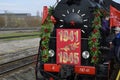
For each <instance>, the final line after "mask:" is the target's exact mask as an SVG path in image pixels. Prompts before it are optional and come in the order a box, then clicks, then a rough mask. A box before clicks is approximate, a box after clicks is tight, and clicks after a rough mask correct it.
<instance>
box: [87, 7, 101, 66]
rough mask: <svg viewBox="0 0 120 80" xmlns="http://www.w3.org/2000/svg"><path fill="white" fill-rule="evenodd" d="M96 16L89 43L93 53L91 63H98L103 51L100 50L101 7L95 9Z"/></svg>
mask: <svg viewBox="0 0 120 80" xmlns="http://www.w3.org/2000/svg"><path fill="white" fill-rule="evenodd" d="M94 14H95V17H94V20H93V24H92V28H93V31H92V33H91V35H90V37H89V39H88V41H89V42H88V45H89V49H90V54H91V56H92V57H91V63H93V64H96V63H97V62H98V60H99V54H100V53H101V52H100V50H99V45H100V42H99V39H100V37H101V35H100V28H101V15H102V14H101V12H100V10H99V9H96V10H95V11H94Z"/></svg>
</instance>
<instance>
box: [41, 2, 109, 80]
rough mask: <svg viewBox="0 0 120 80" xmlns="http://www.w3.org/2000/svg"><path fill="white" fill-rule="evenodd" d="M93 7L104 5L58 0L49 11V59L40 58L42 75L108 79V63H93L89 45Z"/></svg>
mask: <svg viewBox="0 0 120 80" xmlns="http://www.w3.org/2000/svg"><path fill="white" fill-rule="evenodd" d="M96 7H97V8H103V7H102V6H101V5H100V4H98V3H97V2H94V1H92V0H61V1H60V2H59V3H58V4H57V6H56V7H55V8H54V10H53V12H52V16H53V17H54V18H55V20H56V23H55V24H54V29H53V31H52V33H51V35H50V39H49V51H48V53H49V54H50V56H49V60H48V61H47V62H42V61H40V67H39V70H40V72H41V74H42V76H44V77H46V78H48V79H55V80H63V79H64V80H86V79H87V80H94V79H95V78H97V80H99V77H98V76H100V77H102V79H107V78H106V77H108V76H109V75H108V72H109V68H108V67H109V66H108V65H109V63H104V64H103V63H102V62H101V63H100V64H99V63H98V65H93V64H92V63H91V54H90V49H89V45H88V38H89V36H90V34H91V31H93V27H92V25H93V24H92V21H93V20H94V14H93V10H94V9H96ZM97 75H98V76H97ZM106 75H107V76H106ZM96 76H97V77H96ZM103 77H104V78H103Z"/></svg>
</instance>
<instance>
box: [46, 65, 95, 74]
mask: <svg viewBox="0 0 120 80" xmlns="http://www.w3.org/2000/svg"><path fill="white" fill-rule="evenodd" d="M60 69H61V65H57V64H44V71H48V72H60ZM74 72H75V73H78V74H86V75H95V72H96V69H95V67H93V66H75V67H74Z"/></svg>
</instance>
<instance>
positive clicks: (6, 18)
mask: <svg viewBox="0 0 120 80" xmlns="http://www.w3.org/2000/svg"><path fill="white" fill-rule="evenodd" d="M4 12H5V27H7V26H8V16H7V10H4Z"/></svg>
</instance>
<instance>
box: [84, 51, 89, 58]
mask: <svg viewBox="0 0 120 80" xmlns="http://www.w3.org/2000/svg"><path fill="white" fill-rule="evenodd" d="M82 57H83V58H84V59H88V58H89V57H90V53H89V52H88V51H83V52H82Z"/></svg>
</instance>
